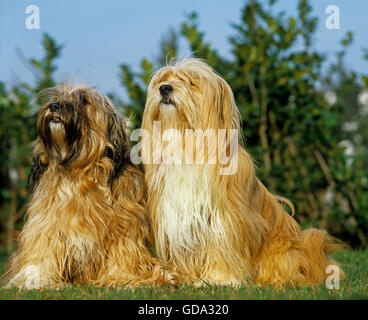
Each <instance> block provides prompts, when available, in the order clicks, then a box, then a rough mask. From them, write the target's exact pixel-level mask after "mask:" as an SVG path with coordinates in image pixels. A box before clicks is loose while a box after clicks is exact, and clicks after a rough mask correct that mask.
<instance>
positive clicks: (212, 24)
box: [0, 0, 368, 97]
mask: <svg viewBox="0 0 368 320" xmlns="http://www.w3.org/2000/svg"><path fill="white" fill-rule="evenodd" d="M31 4H34V5H37V6H38V7H39V8H40V30H28V29H26V27H25V20H26V18H27V14H26V13H25V10H26V7H27V6H28V5H31ZM243 4H244V0H228V1H225V0H222V1H218V0H197V1H196V0H186V1H180V0H171V1H170V0H156V1H149V0H135V1H132V0H130V1H128V0H120V1H118V0H116V1H113V0H104V1H101V0H79V1H75V0H74V1H72V0H62V1H61V0H59V1H57V0H0V80H2V81H6V82H7V83H9V84H10V85H12V84H15V83H17V82H19V81H20V80H27V81H32V79H33V74H32V72H31V71H30V70H29V68H28V67H27V66H26V65H25V63H24V62H23V60H24V59H23V58H21V56H24V57H25V58H27V59H28V58H30V57H37V58H39V57H40V56H41V55H42V54H43V51H42V47H41V42H40V40H41V37H42V34H43V33H45V32H47V33H48V34H50V35H51V36H52V37H54V39H56V41H57V42H58V43H63V44H64V49H63V52H62V57H61V58H60V59H59V60H58V61H57V65H58V67H59V69H58V71H57V78H58V79H63V78H65V77H70V76H75V78H76V79H77V80H80V81H84V82H88V83H90V84H92V85H96V86H97V88H99V89H101V90H102V91H103V92H105V93H107V92H115V93H117V94H119V95H120V96H122V97H124V91H123V89H122V88H121V86H120V84H119V77H118V73H119V64H121V63H123V62H124V63H128V64H130V65H132V66H133V67H135V68H137V66H138V64H139V62H140V60H141V58H142V57H148V58H152V57H156V56H157V53H158V44H159V41H160V39H161V38H162V37H163V36H164V35H165V32H167V30H168V29H169V28H170V27H174V28H178V26H179V25H180V23H181V22H183V20H184V19H185V13H188V12H191V11H193V10H194V11H196V12H198V14H199V21H200V28H201V30H203V31H204V32H205V34H206V39H207V40H209V41H210V42H211V43H212V45H213V46H214V47H215V48H216V49H217V50H218V51H219V52H220V53H221V54H223V55H224V56H227V55H229V54H230V45H229V42H228V40H227V38H228V37H229V36H230V35H232V34H233V29H232V27H231V23H237V22H239V20H240V9H241V8H242V6H243ZM311 4H312V6H313V12H314V15H316V16H318V17H319V18H320V23H319V27H318V32H317V34H316V37H315V39H314V46H315V47H317V48H318V49H319V50H321V51H322V52H325V53H327V54H328V57H329V59H331V60H332V59H333V58H334V53H335V52H336V51H337V50H338V48H339V41H340V40H341V38H342V37H343V35H344V34H345V32H346V31H349V30H350V31H353V32H354V36H355V37H354V43H353V46H352V47H351V48H350V50H349V52H348V55H347V64H348V66H350V67H351V68H353V69H355V70H357V71H365V72H368V62H365V61H363V59H362V52H361V49H362V48H363V47H366V48H368V32H367V30H368V18H367V14H368V1H367V0H329V1H326V0H312V1H311ZM331 4H334V5H337V6H339V8H340V27H341V29H340V30H328V29H327V28H326V27H325V25H324V21H325V19H326V14H325V8H326V7H327V6H328V5H331ZM296 5H297V1H296V0H279V1H278V4H277V6H276V8H277V9H280V10H285V11H286V12H287V13H290V14H293V13H295V12H296ZM181 53H182V54H183V55H185V54H187V53H188V49H187V48H186V47H185V43H182V51H181Z"/></svg>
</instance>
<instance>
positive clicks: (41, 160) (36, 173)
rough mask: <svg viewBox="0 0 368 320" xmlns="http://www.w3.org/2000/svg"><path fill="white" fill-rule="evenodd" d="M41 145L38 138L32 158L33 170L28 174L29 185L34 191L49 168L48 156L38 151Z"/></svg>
mask: <svg viewBox="0 0 368 320" xmlns="http://www.w3.org/2000/svg"><path fill="white" fill-rule="evenodd" d="M40 145H41V144H40V143H39V142H38V141H37V140H36V144H35V148H34V150H33V155H32V158H31V172H30V174H29V176H28V187H29V188H30V190H31V191H34V189H35V188H36V187H37V185H38V183H39V182H40V180H41V177H42V175H43V174H44V172H45V171H46V169H47V160H46V156H45V155H42V153H40V152H38V149H39V148H40Z"/></svg>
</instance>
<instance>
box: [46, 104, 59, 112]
mask: <svg viewBox="0 0 368 320" xmlns="http://www.w3.org/2000/svg"><path fill="white" fill-rule="evenodd" d="M49 108H50V111H51V112H56V111H57V110H58V109H60V108H61V105H60V104H58V103H52V104H50V107H49Z"/></svg>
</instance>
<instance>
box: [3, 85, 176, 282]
mask: <svg viewBox="0 0 368 320" xmlns="http://www.w3.org/2000/svg"><path fill="white" fill-rule="evenodd" d="M47 93H48V94H49V96H50V99H49V102H48V103H46V104H45V105H44V106H43V107H42V109H41V111H40V113H39V116H38V134H39V135H38V138H37V140H36V141H35V143H34V150H33V159H32V163H33V164H32V169H31V174H30V182H31V185H32V187H33V194H32V198H31V200H30V203H29V206H28V210H27V222H26V224H25V226H24V228H23V230H22V232H21V234H20V239H19V244H18V251H17V252H16V253H15V254H14V255H13V257H11V259H10V261H9V264H8V268H7V272H6V274H5V277H4V279H3V280H4V281H5V283H6V284H7V285H6V286H7V287H11V286H15V287H19V288H26V289H31V288H56V287H60V286H62V285H64V284H67V283H87V282H88V283H90V284H93V285H106V286H115V285H126V286H128V287H131V286H136V285H144V284H154V285H156V284H160V283H163V282H165V281H167V280H170V281H171V275H170V274H166V273H165V272H164V270H163V268H162V267H161V265H160V264H159V262H158V260H157V259H156V258H154V257H153V256H152V254H151V252H150V250H149V248H148V247H147V245H148V240H149V237H150V236H149V225H148V223H147V214H146V209H145V205H146V204H145V188H144V177H143V173H142V172H141V171H140V170H139V168H138V167H136V166H135V165H133V164H132V163H131V162H130V159H129V139H128V136H127V134H126V126H125V121H124V120H123V119H122V118H121V117H119V115H118V114H117V112H116V110H115V108H114V106H113V104H112V103H111V101H110V100H109V99H108V98H107V97H105V96H104V95H102V94H100V93H99V92H97V91H96V90H94V89H92V88H90V87H87V86H83V85H76V86H73V85H72V84H70V83H62V84H60V85H58V86H56V87H54V88H51V89H49V90H48V92H47Z"/></svg>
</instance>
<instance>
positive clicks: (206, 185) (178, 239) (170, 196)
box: [158, 165, 223, 251]
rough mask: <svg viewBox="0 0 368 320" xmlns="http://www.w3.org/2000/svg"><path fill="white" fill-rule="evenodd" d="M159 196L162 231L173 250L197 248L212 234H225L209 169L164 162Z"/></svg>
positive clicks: (161, 169) (205, 243) (160, 173)
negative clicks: (171, 164)
mask: <svg viewBox="0 0 368 320" xmlns="http://www.w3.org/2000/svg"><path fill="white" fill-rule="evenodd" d="M159 171H160V172H158V174H159V175H160V177H161V179H160V180H161V181H162V183H161V184H160V188H161V192H160V196H159V197H160V200H159V206H158V207H159V208H158V210H159V217H158V219H159V221H160V222H159V231H158V232H159V234H160V235H161V238H162V241H164V238H167V239H168V241H169V243H170V247H171V249H172V250H176V249H178V250H181V249H182V248H186V249H188V250H191V251H194V250H196V249H197V248H198V246H201V245H204V246H205V245H207V243H208V241H209V239H210V238H212V239H214V238H218V236H221V235H223V227H222V224H221V220H220V212H219V209H218V208H217V207H216V201H214V198H213V194H212V192H211V190H212V186H211V185H210V179H209V178H208V174H207V172H206V170H205V169H203V168H198V167H196V166H192V165H183V166H175V165H174V166H168V167H166V166H162V167H161V168H160V169H159Z"/></svg>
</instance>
